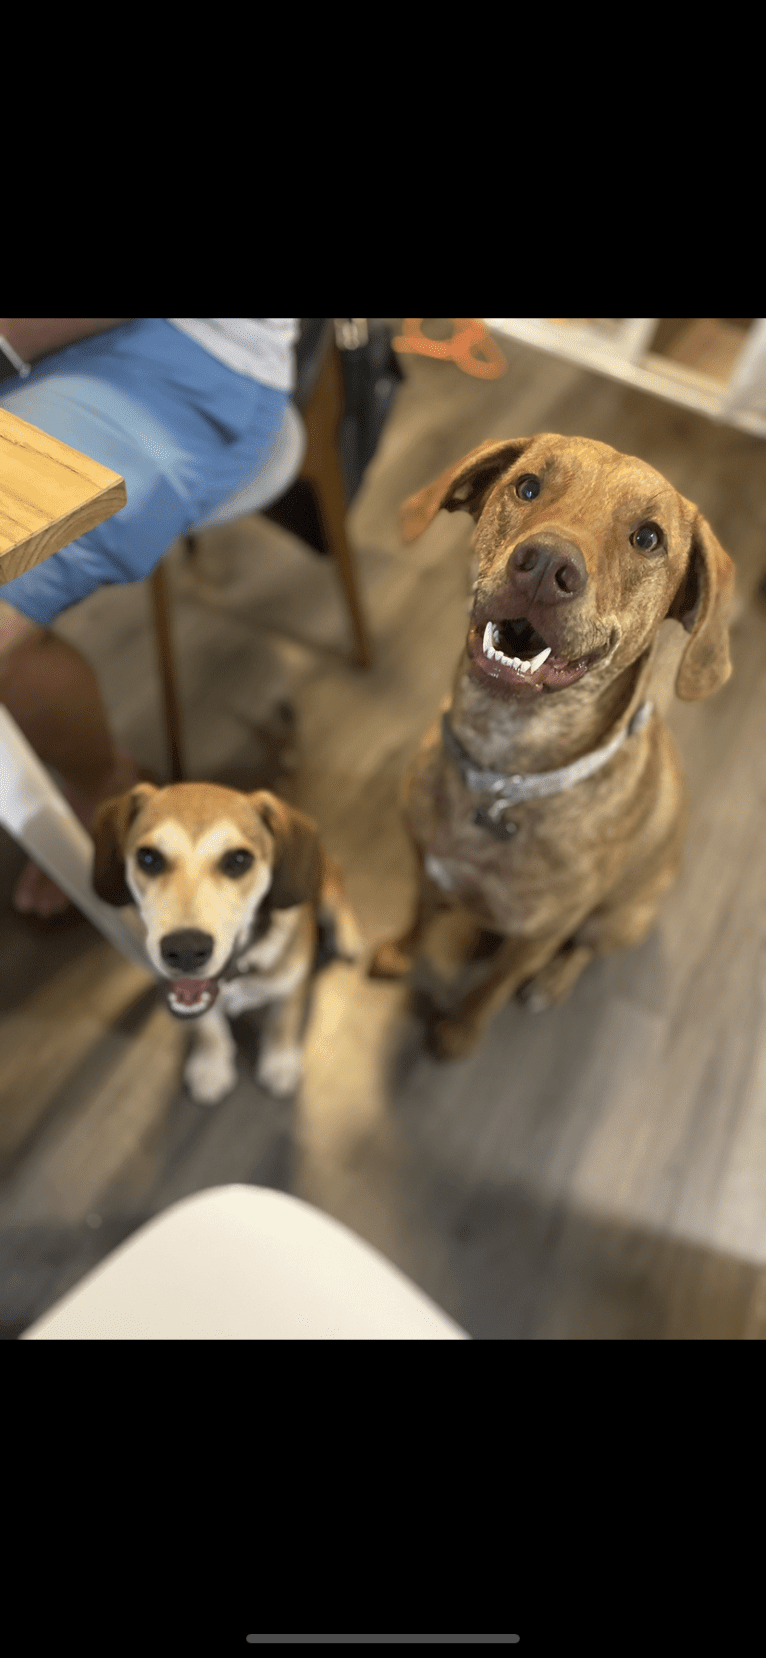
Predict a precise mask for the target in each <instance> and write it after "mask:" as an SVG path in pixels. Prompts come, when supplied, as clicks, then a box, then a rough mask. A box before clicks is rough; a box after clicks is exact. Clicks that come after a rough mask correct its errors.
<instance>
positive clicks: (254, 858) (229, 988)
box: [93, 783, 361, 1105]
mask: <svg viewBox="0 0 766 1658" xmlns="http://www.w3.org/2000/svg"><path fill="white" fill-rule="evenodd" d="M93 839H94V843H95V856H94V866H93V887H94V889H95V891H96V892H97V893H98V896H99V897H100V898H102V899H104V900H105V902H106V903H108V904H115V905H124V904H130V903H134V904H136V905H137V907H138V910H139V913H140V915H141V918H142V920H143V923H144V926H145V928H146V949H147V952H148V955H149V957H150V959H151V961H152V963H153V965H154V967H155V968H156V969H157V972H158V974H159V975H160V976H161V981H162V985H163V989H164V992H165V998H166V1001H167V1005H168V1008H169V1009H170V1012H171V1013H173V1014H174V1015H175V1016H176V1018H179V1019H188V1020H189V1021H190V1022H193V1024H194V1035H195V1037H196V1041H195V1042H194V1044H193V1048H192V1053H191V1056H190V1058H189V1060H188V1063H187V1066H186V1070H185V1073H184V1077H185V1081H186V1084H187V1087H188V1089H189V1092H190V1094H191V1096H192V1098H193V1099H194V1100H197V1101H198V1102H200V1103H204V1104H208V1105H210V1104H214V1103H215V1102H216V1101H218V1100H221V1099H223V1098H224V1096H225V1095H226V1094H228V1093H230V1091H231V1089H232V1088H233V1087H234V1085H235V1083H236V1080H237V1070H236V1063H235V1047H234V1042H233V1039H232V1036H231V1032H230V1030H229V1024H228V1019H227V1015H228V1016H229V1018H231V1017H236V1015H238V1014H240V1013H243V1012H245V1011H247V1010H248V1009H250V1008H259V1007H264V1006H268V1009H269V1012H268V1015H267V1022H266V1028H265V1032H264V1036H263V1039H262V1044H261V1051H260V1054H259V1058H258V1064H257V1067H256V1073H255V1080H256V1082H258V1083H259V1084H260V1085H261V1087H263V1088H265V1089H266V1090H267V1091H268V1092H269V1093H271V1094H274V1095H276V1097H277V1098H279V1099H282V1098H286V1097H287V1096H289V1095H291V1094H293V1093H294V1092H295V1090H296V1088H297V1086H298V1084H299V1082H300V1079H301V1076H302V1071H303V1061H302V1037H303V1031H304V1025H305V1020H306V1015H307V1010H308V999H309V992H310V987H311V983H312V979H313V977H314V973H315V970H316V967H317V965H318V950H319V951H321V950H322V949H323V950H324V954H325V959H329V957H330V956H333V955H334V956H336V957H338V958H340V959H342V960H345V961H354V960H355V959H356V958H357V956H358V955H359V953H360V949H361V941H360V937H359V933H358V930H357V926H356V921H355V918H354V916H353V914H352V912H351V910H350V908H349V906H348V903H347V901H346V899H345V896H344V893H343V888H342V883H341V879H340V875H339V873H338V871H337V870H336V868H335V866H334V865H333V864H332V863H331V862H330V860H329V859H328V858H327V857H326V856H325V854H324V852H323V851H322V848H321V846H320V843H319V834H318V831H317V828H316V825H315V824H314V823H312V821H311V819H310V818H307V817H304V816H303V813H302V812H297V811H295V810H294V809H293V808H292V807H291V806H287V805H285V804H284V802H283V801H281V800H278V799H277V797H276V796H275V795H273V794H270V793H268V792H267V791H266V790H258V791H257V792H256V793H254V794H240V793H239V792H238V791H237V790H235V789H226V788H220V787H218V785H217V784H212V783H174V784H171V785H169V786H168V787H167V788H156V787H155V786H154V785H153V784H152V783H139V784H137V785H136V786H135V787H134V788H132V789H130V790H128V792H127V793H126V794H124V795H121V796H119V797H118V798H116V799H113V800H107V801H105V802H104V804H103V805H102V806H101V807H100V808H99V811H98V814H97V817H96V821H95V824H94V828H93Z"/></svg>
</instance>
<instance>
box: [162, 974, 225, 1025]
mask: <svg viewBox="0 0 766 1658" xmlns="http://www.w3.org/2000/svg"><path fill="white" fill-rule="evenodd" d="M162 988H163V990H164V992H165V1000H166V1002H167V1004H168V1007H169V1009H170V1012H171V1013H174V1014H175V1016H176V1018H177V1019H198V1018H199V1016H200V1014H201V1013H207V1011H208V1008H211V1007H212V1006H213V1003H214V1001H215V999H216V996H217V995H218V983H217V980H216V979H166V980H165V981H164V983H163V986H162Z"/></svg>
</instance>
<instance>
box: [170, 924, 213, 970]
mask: <svg viewBox="0 0 766 1658" xmlns="http://www.w3.org/2000/svg"><path fill="white" fill-rule="evenodd" d="M214 946H215V939H214V938H211V936H210V933H201V932H200V931H199V929H198V928H197V927H181V928H180V929H179V931H178V932H177V933H166V934H165V937H164V938H161V939H160V955H161V956H162V959H163V961H166V962H167V964H168V967H175V968H176V969H177V970H178V971H179V972H181V973H195V972H198V970H199V968H200V967H204V965H205V962H206V961H209V960H210V957H211V956H212V954H213V949H214Z"/></svg>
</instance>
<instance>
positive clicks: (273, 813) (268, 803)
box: [250, 789, 322, 910]
mask: <svg viewBox="0 0 766 1658" xmlns="http://www.w3.org/2000/svg"><path fill="white" fill-rule="evenodd" d="M250 798H251V800H252V802H253V805H254V806H255V809H256V811H257V812H258V814H259V816H260V817H261V818H262V819H263V822H264V823H265V825H266V828H267V829H269V830H270V832H271V834H272V835H273V836H274V875H273V879H272V883H271V886H270V888H269V892H268V899H269V903H270V905H271V907H272V908H273V909H275V910H289V909H292V907H293V905H294V904H307V903H311V904H316V903H317V902H318V899H319V891H320V888H321V885H322V853H321V850H320V846H319V830H318V829H317V826H316V824H315V823H314V822H312V819H311V818H309V817H305V816H304V814H303V812H297V811H296V810H295V807H294V806H287V805H286V804H285V802H284V801H283V800H278V799H277V797H276V795H274V794H270V793H269V791H268V789H259V790H258V792H257V793H256V794H254V795H251V796H250Z"/></svg>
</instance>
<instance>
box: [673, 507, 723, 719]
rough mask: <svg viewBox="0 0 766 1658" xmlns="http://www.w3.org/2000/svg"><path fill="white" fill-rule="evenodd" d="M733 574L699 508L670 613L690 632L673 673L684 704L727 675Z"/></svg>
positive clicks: (718, 685) (706, 692) (717, 687)
mask: <svg viewBox="0 0 766 1658" xmlns="http://www.w3.org/2000/svg"><path fill="white" fill-rule="evenodd" d="M734 575H735V570H734V565H733V563H732V561H731V559H730V558H729V555H728V553H725V552H724V550H723V547H722V546H721V543H720V541H718V539H717V538H716V536H715V535H714V534H713V531H712V530H711V528H710V525H709V524H708V522H707V519H706V518H703V516H702V513H701V512H697V515H696V518H695V521H694V527H693V529H692V538H691V546H690V548H689V559H688V563H687V566H686V571H685V573H684V576H683V579H682V581H681V585H680V587H679V589H678V592H677V593H676V596H675V598H674V600H673V603H672V605H671V606H670V609H669V611H668V615H669V616H673V617H675V619H676V621H678V622H680V623H681V625H682V627H684V628H686V631H687V633H690V634H691V638H690V640H689V643H688V645H687V646H686V649H685V651H684V654H683V656H682V657H681V662H680V665H679V668H678V673H677V675H676V695H677V696H679V697H681V698H682V699H683V701H684V702H699V701H701V700H702V698H703V697H711V696H712V695H713V692H714V691H718V690H720V688H721V686H722V685H725V684H726V681H727V679H728V678H729V675H730V673H731V661H730V658H729V616H730V612H731V604H732V599H733V596H734Z"/></svg>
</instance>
